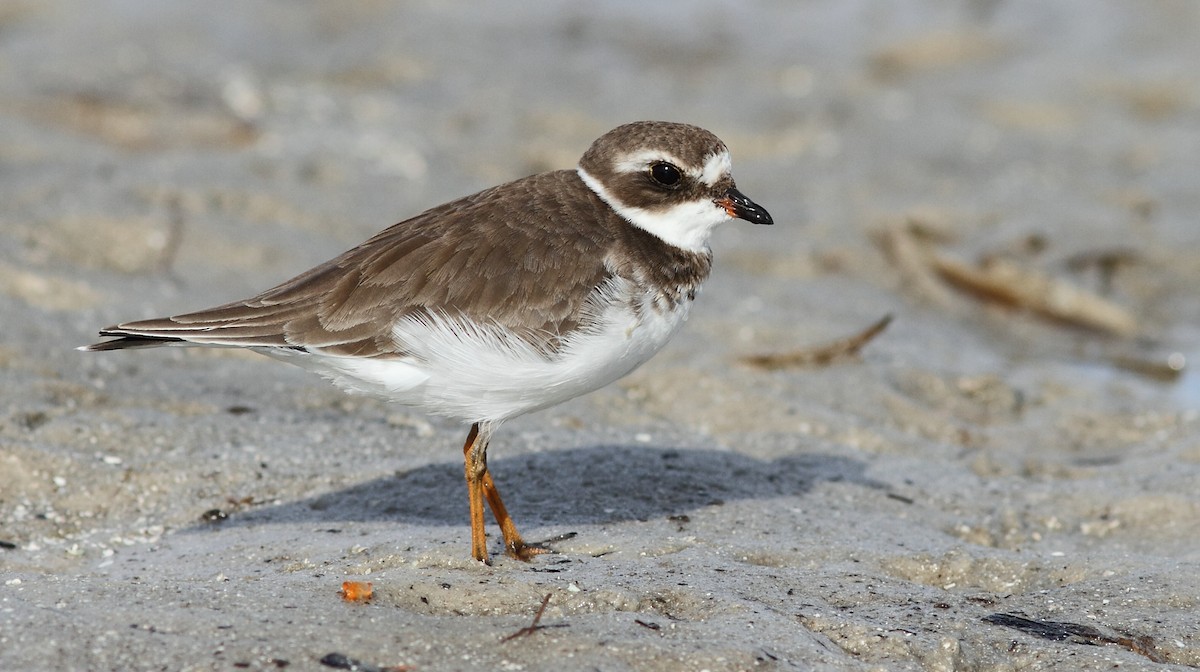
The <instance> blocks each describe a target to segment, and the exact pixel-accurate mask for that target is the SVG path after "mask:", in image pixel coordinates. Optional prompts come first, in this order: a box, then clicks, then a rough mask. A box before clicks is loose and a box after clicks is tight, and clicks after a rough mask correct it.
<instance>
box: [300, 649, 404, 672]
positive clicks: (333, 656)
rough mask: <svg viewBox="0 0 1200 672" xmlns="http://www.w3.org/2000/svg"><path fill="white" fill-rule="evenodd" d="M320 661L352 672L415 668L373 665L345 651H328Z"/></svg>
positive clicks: (392, 671)
mask: <svg viewBox="0 0 1200 672" xmlns="http://www.w3.org/2000/svg"><path fill="white" fill-rule="evenodd" d="M320 662H321V664H322V665H324V666H325V667H332V668H335V669H338V670H350V671H351V672H409V670H412V669H413V668H412V667H411V666H408V665H383V666H380V665H372V664H371V663H364V662H363V661H361V660H358V659H356V658H351V657H350V656H347V655H346V654H344V653H327V654H325V655H324V656H322V658H321V661H320Z"/></svg>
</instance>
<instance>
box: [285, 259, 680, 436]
mask: <svg viewBox="0 0 1200 672" xmlns="http://www.w3.org/2000/svg"><path fill="white" fill-rule="evenodd" d="M630 291H631V288H630V287H629V285H628V283H627V282H623V281H622V282H618V283H615V284H614V285H613V286H612V287H610V288H609V291H607V292H604V294H603V295H598V296H596V297H594V298H595V299H596V301H595V302H594V303H593V305H596V306H597V308H598V315H597V319H596V322H595V324H593V325H592V326H591V327H590V328H586V329H581V330H579V331H578V332H575V333H574V334H573V335H572V336H571V337H570V338H568V339H567V341H566V343H564V344H563V346H562V348H561V349H560V350H558V351H557V352H554V353H543V352H540V351H539V350H538V349H537V348H535V347H533V346H532V345H530V344H529V343H528V342H527V341H524V340H522V339H521V338H520V337H518V336H517V335H516V334H513V333H512V332H510V331H508V330H507V329H505V328H503V327H500V326H497V325H480V324H475V323H470V322H467V321H465V320H463V319H461V318H453V317H449V316H437V317H433V318H427V319H405V320H401V321H400V322H398V323H397V324H396V325H395V327H393V330H392V333H393V334H394V335H395V338H396V340H397V341H398V342H399V343H401V344H403V347H404V349H405V350H406V351H408V352H410V353H411V356H408V357H403V358H395V359H367V358H361V357H334V356H328V355H322V354H320V352H316V353H300V352H295V351H276V352H273V353H270V354H273V355H274V356H276V357H279V358H281V359H285V360H286V361H288V362H290V363H292V364H298V365H300V366H302V367H304V368H306V369H309V370H312V371H315V372H317V373H319V374H321V375H323V376H325V377H327V378H329V379H330V380H332V381H333V382H334V383H336V384H337V385H338V386H340V387H342V388H343V389H346V390H349V391H353V392H361V393H366V394H372V395H376V396H380V397H383V398H385V399H388V400H390V401H393V402H397V403H400V404H405V405H409V406H415V407H418V408H421V409H422V410H424V411H426V412H428V413H431V414H435V415H442V416H445V417H450V418H456V419H459V420H463V421H466V422H477V421H501V420H506V419H509V418H513V417H516V416H518V415H522V414H524V413H529V412H531V411H536V410H539V409H542V408H547V407H549V406H553V405H555V404H559V403H562V402H564V401H566V400H568V399H572V398H574V397H577V396H579V395H581V394H586V393H588V392H591V391H592V390H596V389H599V388H601V387H603V386H605V385H607V384H609V383H611V382H613V381H615V380H617V379H618V378H621V377H622V376H624V375H626V374H627V373H629V372H630V371H633V370H634V369H635V368H637V367H638V366H639V365H641V364H642V363H643V362H645V361H646V360H648V359H650V357H652V356H653V355H654V353H656V352H658V351H659V349H661V348H662V346H663V345H665V344H666V342H667V341H668V340H669V339H670V337H671V335H672V334H674V333H675V331H676V329H678V327H679V325H680V324H682V323H683V321H684V320H685V319H687V313H688V308H689V307H690V302H687V301H684V302H681V303H680V304H679V305H678V307H677V309H676V310H674V311H673V312H662V311H661V310H658V309H656V308H655V307H654V306H653V305H652V298H651V295H646V296H642V297H636V298H634V300H635V301H637V302H638V303H640V304H641V305H640V306H639V309H638V310H636V311H635V310H632V309H631V307H630V303H629V301H628V299H629V298H631V297H630ZM614 299H615V300H614Z"/></svg>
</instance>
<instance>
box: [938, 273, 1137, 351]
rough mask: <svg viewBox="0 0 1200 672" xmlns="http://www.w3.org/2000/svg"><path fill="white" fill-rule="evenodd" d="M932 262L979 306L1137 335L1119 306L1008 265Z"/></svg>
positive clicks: (1130, 317) (1124, 335) (1129, 316)
mask: <svg viewBox="0 0 1200 672" xmlns="http://www.w3.org/2000/svg"><path fill="white" fill-rule="evenodd" d="M931 261H932V263H933V268H934V269H935V270H936V271H937V273H938V275H940V276H941V277H942V279H944V280H945V281H946V282H948V283H950V284H951V285H953V286H954V287H956V288H958V289H961V290H963V291H966V292H969V293H971V294H974V295H976V296H978V297H980V298H982V299H984V300H987V301H991V302H993V303H999V304H1003V305H1006V306H1010V307H1013V308H1021V309H1024V310H1028V311H1030V312H1033V313H1036V314H1038V315H1041V316H1043V317H1048V318H1050V319H1053V320H1057V321H1060V322H1064V323H1066V324H1070V325H1073V326H1077V327H1083V328H1086V329H1094V330H1096V331H1102V332H1106V333H1109V334H1112V335H1114V336H1119V337H1121V338H1130V337H1132V336H1134V335H1136V334H1137V332H1138V323H1137V319H1136V318H1134V316H1133V314H1132V313H1130V312H1129V311H1128V310H1126V309H1125V308H1123V307H1122V306H1119V305H1117V304H1116V303H1113V302H1112V301H1109V300H1108V299H1105V298H1103V297H1101V296H1099V295H1097V294H1093V293H1092V292H1089V291H1087V290H1084V289H1081V288H1079V287H1076V286H1074V285H1072V284H1069V283H1067V282H1066V281H1064V280H1059V279H1057V278H1053V277H1051V276H1049V275H1046V274H1044V273H1041V272H1039V271H1035V270H1033V269H1031V268H1022V267H1021V266H1018V265H1017V264H1016V263H1014V262H1012V261H1009V260H1007V259H1001V258H992V259H986V260H984V261H983V262H982V263H980V264H978V265H976V266H970V265H968V264H964V263H962V262H960V261H956V260H954V259H950V258H949V257H946V256H942V255H939V254H933V255H932V257H931Z"/></svg>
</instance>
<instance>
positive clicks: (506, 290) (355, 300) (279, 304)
mask: <svg viewBox="0 0 1200 672" xmlns="http://www.w3.org/2000/svg"><path fill="white" fill-rule="evenodd" d="M735 218H736V219H743V220H746V221H749V222H753V223H755V224H771V223H772V221H771V216H770V215H769V214H768V213H767V211H766V210H765V209H763V208H762V207H761V206H759V205H758V204H756V203H755V202H754V201H751V200H750V199H749V198H746V197H745V196H744V195H742V193H741V192H740V191H738V190H737V188H736V187H735V186H734V182H733V177H732V176H731V175H730V160H729V150H728V149H727V148H726V147H725V144H724V143H722V142H721V140H720V139H718V138H717V137H716V136H715V135H713V134H712V133H709V132H708V131H706V130H704V129H701V128H697V127H695V126H688V125H686V124H677V123H667V122H656V121H642V122H636V123H632V124H626V125H624V126H620V127H618V128H616V129H614V130H612V131H609V132H608V133H605V134H604V135H603V136H601V137H600V139H598V140H596V141H595V142H594V143H593V144H592V146H591V147H590V148H589V149H588V150H587V151H586V152H585V153H584V155H583V158H582V159H580V161H579V165H578V167H576V169H575V170H559V171H554V172H550V173H543V174H540V175H533V176H531V177H526V178H523V179H520V180H517V181H515V182H509V183H508V184H504V185H501V186H498V187H493V188H491V189H487V190H485V191H481V192H479V193H477V194H474V195H472V196H467V197H465V198H460V199H458V200H456V201H452V202H450V203H447V204H445V205H440V206H438V207H436V208H433V209H431V210H427V211H425V212H424V213H422V214H420V215H417V216H416V217H413V218H412V219H407V220H405V221H403V222H400V223H399V224H396V225H394V226H391V227H389V228H387V229H385V230H383V231H382V232H380V233H379V234H378V235H376V236H375V237H374V238H371V239H370V240H368V241H366V242H365V243H363V244H361V245H359V246H358V247H355V248H354V249H352V250H350V251H348V252H346V253H344V254H342V255H341V256H339V257H337V258H335V259H333V260H331V261H328V262H326V263H324V264H321V265H320V266H317V267H316V268H314V269H312V270H310V271H308V272H306V273H303V274H301V275H299V276H297V277H295V278H293V279H291V280H288V281H287V282H285V283H283V284H281V285H279V286H277V287H274V288H272V289H268V290H267V291H265V292H263V293H261V294H259V295H258V296H255V297H254V298H251V299H246V300H244V301H235V302H234V303H229V304H226V305H223V306H218V307H216V308H210V309H208V310H202V311H199V312H194V313H186V314H183V315H176V316H174V317H167V318H162V319H154V320H142V321H138V322H126V323H123V324H118V325H116V326H113V327H108V328H107V329H104V330H102V331H101V332H100V335H101V336H105V337H112V338H113V339H114V340H109V341H104V342H101V343H96V344H94V345H89V346H84V347H83V348H80V349H81V350H91V351H95V350H119V349H123V348H139V347H148V346H158V345H210V346H231V347H244V348H250V349H252V350H255V351H257V352H261V353H263V354H266V355H270V356H271V357H275V358H277V359H280V360H283V361H285V362H290V363H292V364H297V365H299V366H302V367H304V368H306V369H310V370H312V371H315V372H317V373H319V374H321V375H322V376H325V377H327V378H329V379H331V380H332V381H333V382H334V383H336V384H337V385H339V386H341V387H342V388H344V389H346V390H349V391H353V392H362V393H367V394H372V395H375V396H378V397H382V398H383V399H386V400H388V401H393V402H397V403H400V404H405V405H408V406H414V407H416V408H419V409H421V410H422V411H425V412H427V413H431V414H436V415H441V416H446V417H449V418H455V419H458V420H461V421H464V422H466V423H471V430H470V433H469V434H468V435H467V440H466V443H465V445H464V446H463V456H464V461H465V471H466V480H467V494H468V498H469V500H470V512H471V555H472V556H474V558H475V559H476V560H480V561H483V562H487V561H488V554H487V542H486V536H485V534H484V521H483V506H484V502H485V501H486V502H487V504H488V506H489V507H491V510H492V514H493V515H494V516H495V518H496V521H497V522H498V523H499V524H500V530H501V533H502V534H503V536H504V547H505V549H506V550H507V552H508V553H509V555H512V556H513V557H516V558H520V559H522V560H528V559H530V558H531V557H532V556H534V555H536V554H538V553H542V552H544V550H543V549H542V548H539V547H537V546H536V545H532V544H527V543H526V542H525V541H523V540H522V539H521V535H520V534H518V533H517V528H516V526H515V525H514V524H513V521H512V518H511V517H510V516H509V515H508V512H507V511H506V510H505V508H504V503H503V502H502V501H501V499H500V493H499V492H498V491H497V490H496V486H495V484H494V483H493V481H492V476H491V474H490V473H489V472H488V468H487V447H488V442H489V441H490V440H491V438H492V433H493V432H494V431H495V430H496V428H497V427H498V426H499V425H500V424H501V423H502V422H504V421H505V420H508V419H510V418H514V417H517V416H519V415H522V414H525V413H529V412H530V411H536V410H539V409H543V408H546V407H549V406H553V405H555V404H558V403H561V402H563V401H566V400H568V399H571V398H573V397H577V396H579V395H581V394H585V393H587V392H591V391H592V390H595V389H598V388H600V387H603V386H604V385H607V384H608V383H611V382H613V381H615V380H617V379H618V378H621V377H622V376H624V375H626V374H628V373H629V372H630V371H633V370H634V369H635V368H637V367H638V366H639V365H640V364H642V363H643V362H645V361H646V360H648V359H649V358H650V357H651V356H653V355H654V353H656V352H658V350H659V349H660V348H662V347H663V345H664V344H665V343H666V342H667V340H668V339H669V338H670V337H671V335H672V334H673V333H675V330H676V329H678V328H679V326H680V324H681V323H682V322H683V321H684V319H686V318H687V314H688V309H689V308H690V306H691V304H692V300H693V299H694V298H695V296H696V292H697V290H698V289H699V288H700V283H701V282H703V281H704V279H705V278H707V277H708V273H709V268H710V266H711V263H712V251H711V250H710V249H709V246H708V238H709V234H710V233H711V232H712V230H713V229H714V228H715V227H716V226H717V225H718V224H721V223H723V222H726V221H728V220H730V219H735Z"/></svg>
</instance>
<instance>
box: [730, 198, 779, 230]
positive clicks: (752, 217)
mask: <svg viewBox="0 0 1200 672" xmlns="http://www.w3.org/2000/svg"><path fill="white" fill-rule="evenodd" d="M724 200H725V202H726V203H728V206H729V207H728V209H729V211H730V213H729V214H731V215H733V216H734V217H737V218H738V219H744V220H746V221H747V222H750V223H751V224H763V225H766V226H771V225H772V224H774V223H775V220H774V219H773V218H772V217H771V213H769V212H767V209H766V208H764V207H762V206H761V205H759V204H757V203H755V202H754V201H752V200H750V199H749V198H747V197H746V195H745V194H743V193H742V192H740V191H738V190H737V189H730V190H729V191H728V192H726V194H725V199H724Z"/></svg>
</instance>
